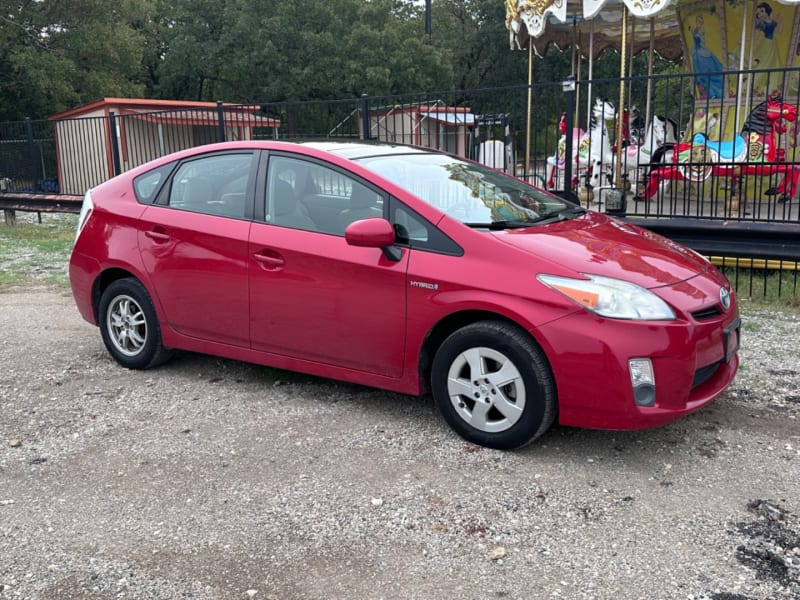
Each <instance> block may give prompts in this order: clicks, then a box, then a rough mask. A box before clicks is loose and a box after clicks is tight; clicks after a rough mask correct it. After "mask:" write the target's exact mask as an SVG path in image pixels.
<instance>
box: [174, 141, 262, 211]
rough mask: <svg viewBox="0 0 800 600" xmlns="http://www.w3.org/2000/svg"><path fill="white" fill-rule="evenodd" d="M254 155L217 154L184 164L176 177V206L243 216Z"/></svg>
mask: <svg viewBox="0 0 800 600" xmlns="http://www.w3.org/2000/svg"><path fill="white" fill-rule="evenodd" d="M252 161H253V155H252V154H251V153H247V154H214V155H209V156H203V157H201V158H197V159H194V160H191V161H187V162H184V163H181V165H180V166H179V167H178V169H177V171H176V172H175V177H174V178H173V179H172V188H171V190H170V194H169V205H170V206H171V207H173V208H179V209H182V210H188V211H192V212H201V213H207V214H213V215H221V216H226V217H235V218H243V217H244V213H245V203H246V197H247V181H248V177H249V175H250V166H251V164H252Z"/></svg>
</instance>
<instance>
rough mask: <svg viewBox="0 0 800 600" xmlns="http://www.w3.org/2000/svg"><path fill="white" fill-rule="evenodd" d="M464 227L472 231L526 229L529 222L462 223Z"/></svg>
mask: <svg viewBox="0 0 800 600" xmlns="http://www.w3.org/2000/svg"><path fill="white" fill-rule="evenodd" d="M464 225H466V226H467V227H472V228H474V229H495V230H499V229H520V228H522V227H528V226H529V225H530V221H492V222H491V223H464Z"/></svg>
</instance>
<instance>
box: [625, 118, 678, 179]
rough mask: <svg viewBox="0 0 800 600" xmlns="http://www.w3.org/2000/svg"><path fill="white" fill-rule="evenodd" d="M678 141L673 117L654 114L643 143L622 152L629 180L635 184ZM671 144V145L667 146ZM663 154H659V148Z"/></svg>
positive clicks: (628, 147)
mask: <svg viewBox="0 0 800 600" xmlns="http://www.w3.org/2000/svg"><path fill="white" fill-rule="evenodd" d="M677 141H678V125H677V123H675V121H673V120H672V119H668V118H667V117H662V116H659V115H654V116H653V120H652V121H651V122H650V126H649V127H648V128H647V130H646V133H645V135H644V141H643V142H642V143H641V144H638V145H637V144H631V145H629V146H627V147H626V148H625V149H624V150H623V152H622V160H623V163H622V165H623V170H624V172H625V174H626V177H627V179H628V181H630V182H631V184H632V185H635V184H636V183H637V182H639V180H640V179H641V177H640V174H642V175H644V174H643V173H642V171H643V170H644V169H648V168H649V167H650V166H651V164H652V163H655V162H660V160H661V159H662V158H663V156H662V155H663V152H664V151H666V150H668V149H669V148H671V147H672V146H671V145H674V144H675V142H677ZM667 144H670V146H665V145H667ZM659 149H661V154H659V155H658V156H657V150H659Z"/></svg>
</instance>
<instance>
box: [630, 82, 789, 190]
mask: <svg viewBox="0 0 800 600" xmlns="http://www.w3.org/2000/svg"><path fill="white" fill-rule="evenodd" d="M796 119H797V107H796V106H795V105H793V104H787V103H785V102H783V100H782V99H781V98H780V97H779V96H776V97H773V98H768V99H767V100H765V101H764V102H762V103H760V104H758V105H757V106H756V107H755V108H754V109H753V110H752V112H751V113H750V115H749V116H748V117H747V119H746V120H745V122H744V125H743V126H742V131H741V135H736V136H734V139H733V140H730V141H711V140H709V139H708V138H706V136H705V135H703V134H702V133H696V134H695V135H694V136H693V137H692V139H691V141H690V142H688V143H679V144H675V145H674V147H673V158H672V162H671V163H669V164H665V165H663V166H659V167H657V168H655V169H653V170H652V171H651V172H650V176H649V177H648V180H647V186H646V188H645V192H644V199H645V200H649V199H650V198H652V197H653V196H654V195H655V194H656V193H657V192H658V188H659V184H660V183H661V182H663V181H666V180H676V179H677V180H685V181H689V182H691V183H700V182H703V181H705V180H706V179H708V178H709V177H710V176H711V175H712V174H714V175H715V176H723V177H730V178H731V180H732V182H731V183H732V184H734V185H735V184H736V183H737V179H738V178H739V177H741V176H742V175H758V176H764V175H766V176H772V175H774V174H775V173H782V174H783V178H782V179H781V181H780V183H779V184H778V185H777V186H776V187H771V188H770V189H768V190H767V192H766V193H767V195H777V196H779V202H785V201H787V200H790V199H791V198H792V197H794V194H795V191H796V190H797V183H798V178H799V177H800V167H797V166H795V165H794V164H792V163H787V162H785V156H784V151H783V150H782V149H780V148H778V141H779V135H780V134H781V133H783V132H784V131H785V130H786V126H785V125H784V124H783V121H795V120H796Z"/></svg>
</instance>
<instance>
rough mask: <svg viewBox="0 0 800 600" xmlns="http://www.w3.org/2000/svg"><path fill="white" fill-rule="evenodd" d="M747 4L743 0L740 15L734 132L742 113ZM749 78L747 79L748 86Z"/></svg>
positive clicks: (748, 95) (751, 54)
mask: <svg viewBox="0 0 800 600" xmlns="http://www.w3.org/2000/svg"><path fill="white" fill-rule="evenodd" d="M747 5H748V2H747V0H744V13H743V14H742V47H741V50H740V52H739V75H738V76H737V85H736V109H735V111H734V114H735V115H736V128H735V129H734V132H736V131H739V118H740V115H741V112H742V77H743V75H742V71H744V49H745V46H746V45H747V15H749V14H750V11H749V10H748V7H747ZM750 68H751V69H752V68H753V39H752V38H750ZM750 79H751V78H748V80H747V81H748V85H749V82H750ZM749 97H750V90H749V89H748V91H747V98H749Z"/></svg>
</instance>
